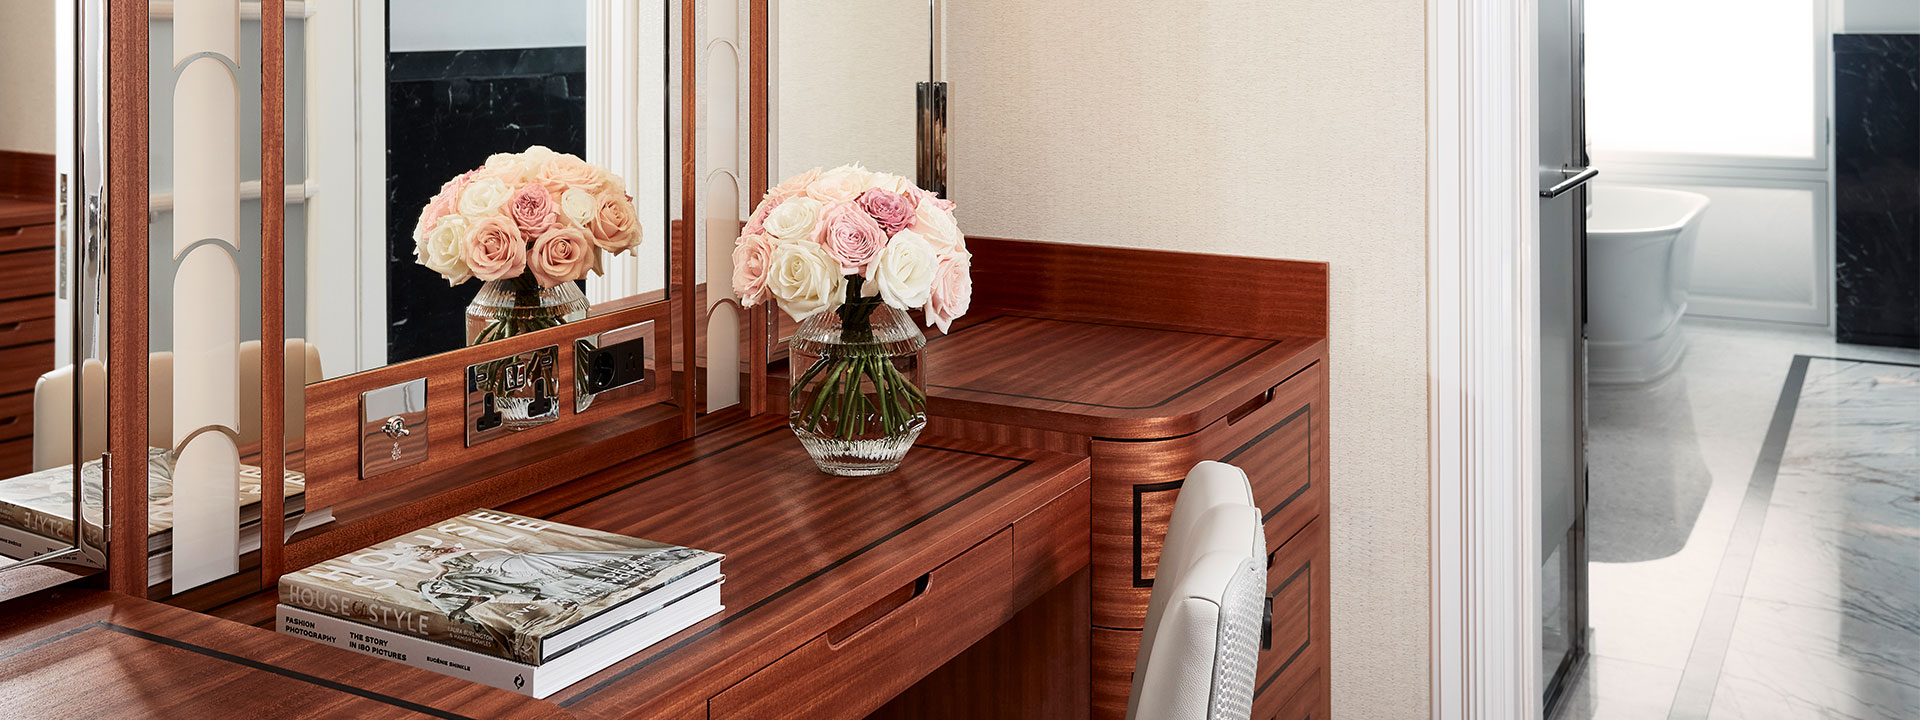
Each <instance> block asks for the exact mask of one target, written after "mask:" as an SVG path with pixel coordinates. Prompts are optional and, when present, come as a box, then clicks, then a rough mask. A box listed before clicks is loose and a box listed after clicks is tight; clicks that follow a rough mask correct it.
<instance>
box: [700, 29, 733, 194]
mask: <svg viewBox="0 0 1920 720" xmlns="http://www.w3.org/2000/svg"><path fill="white" fill-rule="evenodd" d="M739 88H740V60H739V58H737V57H734V52H733V48H732V47H731V46H729V45H727V44H725V43H714V44H713V45H712V46H711V47H709V48H708V49H707V86H706V92H705V93H703V94H702V95H701V97H700V102H701V103H704V104H705V105H706V109H707V117H706V123H707V126H706V128H705V131H704V132H702V133H701V134H702V135H704V136H706V137H705V140H706V143H707V167H709V168H716V169H723V170H737V169H739V167H740V143H739V140H740V91H739Z"/></svg>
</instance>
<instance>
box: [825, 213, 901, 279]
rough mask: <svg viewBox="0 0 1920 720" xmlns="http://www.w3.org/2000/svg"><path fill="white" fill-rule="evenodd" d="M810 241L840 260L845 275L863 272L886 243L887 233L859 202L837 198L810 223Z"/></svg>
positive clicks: (835, 259)
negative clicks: (813, 223)
mask: <svg viewBox="0 0 1920 720" xmlns="http://www.w3.org/2000/svg"><path fill="white" fill-rule="evenodd" d="M813 241H814V242H816V243H819V244H820V247H823V248H826V250H827V255H828V256H830V257H832V258H833V259H834V261H836V262H838V263H840V271H841V272H842V273H844V274H847V275H852V274H854V273H861V272H865V271H866V269H867V266H868V265H871V264H873V261H874V260H875V259H876V258H878V257H880V250H881V248H884V247H886V245H887V233H886V231H884V230H881V229H880V224H879V223H876V222H874V221H873V216H871V215H868V214H867V211H865V210H862V209H860V205H859V203H853V202H839V203H834V204H832V205H828V206H827V207H826V209H825V210H821V211H820V222H819V223H817V224H815V225H814V226H813Z"/></svg>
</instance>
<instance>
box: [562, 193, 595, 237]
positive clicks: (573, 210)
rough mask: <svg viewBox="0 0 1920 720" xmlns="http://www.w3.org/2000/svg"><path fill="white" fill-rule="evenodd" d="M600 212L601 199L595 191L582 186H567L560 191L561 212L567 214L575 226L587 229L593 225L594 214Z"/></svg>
mask: <svg viewBox="0 0 1920 720" xmlns="http://www.w3.org/2000/svg"><path fill="white" fill-rule="evenodd" d="M599 212H600V201H599V200H596V199H594V197H593V193H590V192H587V191H585V190H581V189H580V188H567V191H566V192H563V193H560V214H561V215H564V216H566V218H567V220H568V221H569V222H572V223H573V224H574V226H575V227H579V228H581V229H586V228H590V227H593V225H591V224H590V223H592V222H593V216H594V215H596V214H598V213H599Z"/></svg>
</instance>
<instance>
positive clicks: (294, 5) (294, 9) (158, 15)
mask: <svg viewBox="0 0 1920 720" xmlns="http://www.w3.org/2000/svg"><path fill="white" fill-rule="evenodd" d="M280 11H281V12H282V13H284V14H285V15H286V16H287V17H290V18H294V19H296V20H304V19H306V18H310V17H313V11H312V10H311V9H309V8H308V7H307V3H306V2H304V1H303V0H287V2H286V4H285V5H284V6H283V7H282V8H281V10H280ZM147 19H149V20H172V19H173V0H152V2H149V3H147ZM240 19H241V20H259V19H260V3H259V2H242V3H240Z"/></svg>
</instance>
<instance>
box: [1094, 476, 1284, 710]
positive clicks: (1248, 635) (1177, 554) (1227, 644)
mask: <svg viewBox="0 0 1920 720" xmlns="http://www.w3.org/2000/svg"><path fill="white" fill-rule="evenodd" d="M1266 555H1267V552H1266V535H1265V532H1264V530H1263V529H1262V527H1261V518H1260V510H1259V508H1257V507H1255V506H1254V505H1253V495H1252V488H1251V486H1250V485H1249V484H1248V483H1247V479H1246V475H1245V473H1242V472H1241V471H1240V470H1239V469H1238V468H1235V467H1233V466H1231V465H1225V464H1221V463H1214V462H1206V463H1201V464H1200V465H1199V466H1197V467H1195V468H1194V469H1193V471H1192V472H1190V473H1189V474H1188V475H1187V479H1186V482H1185V483H1183V484H1182V486H1181V488H1180V497H1179V499H1178V500H1176V501H1175V502H1174V509H1173V517H1172V518H1171V519H1170V520H1169V522H1168V525H1167V537H1166V542H1165V544H1164V545H1163V547H1162V550H1161V554H1160V562H1159V564H1158V565H1157V567H1156V570H1155V571H1154V581H1153V593H1152V595H1151V596H1150V599H1149V601H1148V605H1147V619H1146V628H1145V629H1144V630H1143V631H1142V632H1141V639H1140V653H1139V656H1138V657H1137V659H1136V661H1135V664H1134V675H1133V693H1132V696H1131V697H1130V698H1129V700H1128V702H1127V717H1128V718H1129V720H1216V719H1226V718H1234V719H1244V718H1246V717H1248V716H1249V715H1250V714H1251V713H1252V710H1253V691H1254V666H1255V663H1256V662H1257V661H1258V659H1259V653H1260V646H1261V642H1262V636H1263V635H1264V632H1265V629H1266V623H1267V618H1266V594H1265V592H1264V591H1265V589H1266Z"/></svg>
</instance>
